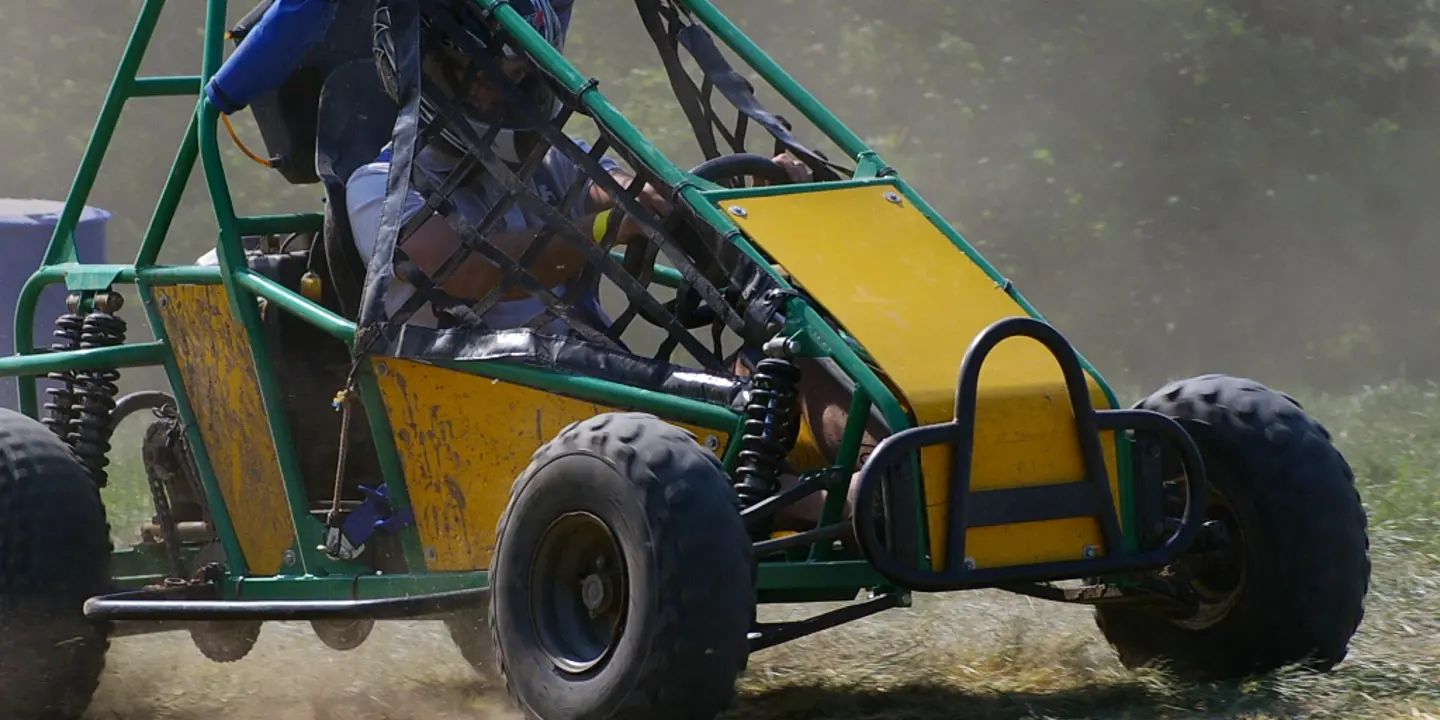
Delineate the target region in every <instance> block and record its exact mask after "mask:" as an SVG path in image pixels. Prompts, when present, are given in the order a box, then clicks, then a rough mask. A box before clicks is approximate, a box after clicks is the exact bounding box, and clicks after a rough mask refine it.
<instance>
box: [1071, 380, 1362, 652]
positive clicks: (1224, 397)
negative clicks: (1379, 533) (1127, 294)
mask: <svg viewBox="0 0 1440 720" xmlns="http://www.w3.org/2000/svg"><path fill="white" fill-rule="evenodd" d="M1136 407H1138V408H1142V409H1147V410H1154V411H1156V412H1160V413H1164V414H1166V415H1169V416H1171V417H1174V418H1176V419H1178V420H1180V421H1181V423H1182V425H1184V426H1185V427H1186V429H1187V430H1189V431H1190V432H1191V433H1192V435H1193V436H1194V437H1195V439H1196V442H1197V444H1198V445H1199V447H1200V450H1201V453H1202V457H1203V459H1204V460H1205V465H1206V470H1207V476H1208V478H1209V480H1210V484H1211V487H1212V488H1214V489H1215V490H1217V491H1218V492H1219V493H1220V494H1221V495H1222V496H1224V497H1225V499H1226V500H1227V501H1228V503H1229V504H1230V505H1231V507H1232V508H1233V509H1234V511H1235V513H1236V516H1237V519H1238V521H1239V523H1240V524H1241V531H1242V533H1243V534H1244V535H1245V547H1244V552H1245V562H1246V565H1247V570H1246V581H1245V585H1244V587H1243V589H1242V591H1241V595H1240V597H1239V599H1238V601H1237V602H1236V604H1235V606H1234V607H1233V608H1232V609H1231V610H1230V613H1229V614H1228V615H1227V616H1226V617H1225V618H1224V619H1222V620H1221V621H1220V622H1218V623H1216V624H1214V625H1211V626H1209V627H1206V628H1203V629H1197V630H1187V629H1184V628H1181V627H1179V626H1177V625H1174V624H1171V623H1169V622H1167V621H1165V620H1163V619H1161V618H1159V617H1157V616H1155V615H1153V614H1149V613H1146V612H1144V611H1143V610H1136V609H1133V608H1125V607H1119V606H1112V607H1103V608H1098V609H1097V611H1096V620H1097V622H1098V624H1099V626H1100V629H1101V630H1102V632H1103V633H1104V634H1105V636H1106V638H1107V639H1108V640H1109V641H1110V643H1111V644H1112V645H1114V646H1115V648H1116V650H1117V651H1118V653H1119V655H1120V658H1121V660H1122V662H1124V663H1125V664H1126V665H1129V666H1132V667H1139V666H1145V665H1152V664H1160V665H1164V666H1166V667H1168V668H1169V670H1170V671H1172V672H1173V673H1175V674H1176V675H1177V676H1180V677H1183V678H1186V679H1195V680H1228V679H1236V678H1240V677H1245V676H1249V675H1254V674H1260V673H1265V672H1270V671H1273V670H1277V669H1280V668H1284V667H1292V666H1293V667H1302V668H1308V669H1310V670H1314V671H1318V672H1326V671H1329V670H1330V669H1331V668H1333V667H1334V666H1336V665H1337V664H1339V663H1340V662H1341V661H1342V660H1344V658H1345V656H1346V653H1347V651H1348V646H1349V643H1350V639H1351V637H1353V636H1354V634H1355V632H1356V630H1357V629H1358V628H1359V626H1360V623H1361V621H1362V620H1363V618H1364V615H1365V596H1366V594H1367V593H1368V591H1369V583H1370V553H1369V548H1370V546H1369V538H1368V535H1367V519H1366V516H1365V510H1364V507H1363V506H1362V505H1361V502H1360V497H1359V494H1358V492H1357V491H1356V488H1355V478H1354V474H1353V472H1352V471H1351V469H1350V466H1349V464H1348V463H1347V462H1346V460H1345V458H1344V457H1343V456H1342V455H1341V454H1340V452H1339V451H1338V450H1337V449H1336V448H1335V447H1334V445H1333V444H1332V443H1331V437H1330V433H1329V431H1327V430H1326V429H1325V427H1324V426H1322V425H1321V424H1320V423H1318V422H1316V421H1315V420H1314V419H1312V418H1311V417H1309V416H1308V415H1307V414H1306V413H1305V411H1304V408H1302V407H1301V405H1300V403H1299V402H1297V401H1296V400H1295V399H1294V398H1292V397H1290V396H1288V395H1286V394H1284V393H1281V392H1277V391H1275V390H1271V389H1270V388H1268V387H1266V386H1264V385H1262V384H1260V383H1258V382H1255V381H1253V380H1247V379H1243V378H1235V377H1230V376H1225V375H1214V374H1212V375H1202V376H1199V377H1195V378H1191V379H1188V380H1182V381H1179V382H1174V383H1171V384H1169V385H1167V386H1165V387H1163V388H1161V389H1160V390H1159V391H1157V392H1156V393H1155V394H1153V395H1151V396H1150V397H1148V398H1146V399H1145V400H1143V401H1141V402H1140V403H1138V404H1137V405H1136Z"/></svg>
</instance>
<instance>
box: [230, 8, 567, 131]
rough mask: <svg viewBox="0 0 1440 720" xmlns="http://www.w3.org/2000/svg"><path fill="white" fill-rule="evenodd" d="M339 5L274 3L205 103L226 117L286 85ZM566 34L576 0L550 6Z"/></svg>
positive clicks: (234, 57) (321, 37) (233, 55)
mask: <svg viewBox="0 0 1440 720" xmlns="http://www.w3.org/2000/svg"><path fill="white" fill-rule="evenodd" d="M343 1H344V0H275V2H274V3H273V4H272V5H271V6H270V7H269V8H266V10H265V13H264V14H263V15H261V17H260V21H259V22H257V23H256V24H255V26H254V27H253V28H251V29H250V32H249V33H248V34H247V35H246V36H245V39H244V40H242V41H240V46H239V47H238V48H236V49H235V52H234V53H233V54H231V55H230V57H229V58H227V59H226V60H225V64H224V65H221V66H220V70H219V72H217V73H215V77H213V78H211V79H210V82H209V83H206V85H205V96H206V97H207V98H209V100H210V103H211V104H212V105H214V106H215V107H217V108H219V109H220V112H223V113H225V114H227V115H230V114H234V113H236V112H239V111H240V110H243V109H244V108H245V107H246V106H248V105H249V104H250V103H251V102H252V101H254V99H255V98H256V97H258V96H260V95H263V94H265V93H266V92H269V91H271V90H274V89H275V88H278V87H280V86H281V85H282V84H284V83H285V80H286V79H288V78H289V77H290V74H291V73H292V72H294V71H295V66H296V65H299V64H300V59H301V58H303V57H304V56H305V53H306V52H308V51H309V50H310V48H311V47H312V46H314V45H315V43H317V42H319V41H320V40H322V39H323V38H324V37H325V33H326V32H327V31H329V29H330V24H331V22H333V21H334V20H335V11H336V8H337V6H339V4H340V3H341V2H343ZM551 5H552V6H553V7H554V8H555V12H556V14H557V15H559V16H560V22H561V24H562V25H564V26H565V27H566V28H568V27H569V25H570V15H571V13H572V12H573V11H574V7H575V0H551Z"/></svg>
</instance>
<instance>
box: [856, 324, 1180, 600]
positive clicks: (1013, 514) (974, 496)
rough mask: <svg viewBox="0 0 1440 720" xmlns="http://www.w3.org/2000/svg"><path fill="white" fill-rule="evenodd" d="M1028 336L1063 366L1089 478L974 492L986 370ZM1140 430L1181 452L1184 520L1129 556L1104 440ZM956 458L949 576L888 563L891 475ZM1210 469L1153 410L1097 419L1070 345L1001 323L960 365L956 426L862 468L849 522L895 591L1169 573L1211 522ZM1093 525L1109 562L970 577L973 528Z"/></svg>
mask: <svg viewBox="0 0 1440 720" xmlns="http://www.w3.org/2000/svg"><path fill="white" fill-rule="evenodd" d="M1015 337H1027V338H1031V339H1033V340H1036V341H1038V342H1040V343H1041V344H1043V345H1045V347H1047V348H1048V349H1049V350H1050V353H1051V354H1052V355H1053V356H1054V357H1055V359H1056V361H1057V362H1059V364H1060V368H1061V371H1062V372H1063V374H1064V378H1065V385H1066V390H1067V392H1068V394H1069V397H1070V405H1071V407H1072V408H1073V410H1074V415H1075V423H1076V428H1075V429H1076V432H1078V433H1079V439H1080V448H1081V453H1082V455H1083V458H1084V467H1085V478H1084V479H1083V480H1079V481H1076V482H1071V483H1064V484H1059V485H1044V486H1036V487H1023V488H1008V489H1000V490H987V491H983V492H975V493H972V492H971V491H970V485H971V478H970V470H971V458H972V456H973V454H974V449H975V415H976V404H977V400H978V397H979V391H978V389H979V385H980V369H981V367H982V365H983V364H984V362H985V358H986V357H988V356H989V354H990V352H991V351H992V350H994V349H995V347H996V346H997V345H999V344H1000V343H1001V342H1003V341H1005V340H1008V339H1010V338H1015ZM1122 430H1134V431H1137V432H1144V433H1153V434H1155V435H1159V436H1164V437H1166V438H1168V439H1169V440H1171V441H1173V442H1174V443H1175V445H1176V446H1178V448H1179V450H1180V459H1181V461H1182V463H1183V467H1184V471H1185V474H1186V478H1187V489H1188V494H1187V502H1186V505H1185V513H1184V515H1183V516H1182V518H1181V522H1180V527H1179V528H1177V529H1176V530H1175V532H1174V534H1172V535H1171V536H1170V537H1169V538H1168V539H1167V540H1166V541H1165V543H1164V544H1163V545H1161V546H1160V547H1158V548H1155V549H1152V550H1148V551H1142V552H1139V553H1135V554H1126V553H1125V552H1124V550H1123V549H1122V548H1123V547H1124V537H1123V534H1122V531H1121V527H1120V521H1119V518H1118V515H1117V513H1116V511H1115V502H1114V498H1113V497H1112V495H1111V492H1110V482H1109V473H1108V472H1107V470H1106V467H1105V460H1104V456H1103V454H1102V452H1101V448H1100V433H1101V432H1104V431H1122ZM945 444H948V445H950V446H951V448H952V449H953V452H954V457H953V463H954V464H953V467H952V469H951V475H950V498H949V508H948V511H949V515H948V518H947V527H948V529H949V532H948V538H947V542H946V545H945V547H946V555H945V559H946V565H947V569H945V570H943V571H927V570H922V569H920V568H914V567H907V566H906V565H904V564H903V563H901V562H900V561H898V560H897V559H896V558H895V557H894V556H893V555H891V554H890V553H889V552H888V551H887V550H886V549H885V547H884V546H883V544H882V543H881V541H880V538H879V535H878V532H877V530H876V528H877V524H876V520H877V516H876V510H875V502H874V501H875V495H876V493H877V492H879V490H880V486H881V484H882V483H883V482H885V481H886V475H885V472H884V471H885V469H886V468H888V467H891V466H894V465H896V464H898V463H901V462H905V461H907V459H908V456H909V454H910V453H912V452H916V451H918V450H920V449H921V448H925V447H932V446H936V445H945ZM1207 487H1208V485H1207V482H1206V478H1205V466H1204V462H1203V461H1202V459H1201V457H1200V450H1199V448H1198V447H1197V446H1196V444H1195V441H1194V439H1193V438H1191V436H1190V434H1189V433H1188V432H1186V431H1185V429H1184V428H1183V427H1182V426H1181V425H1180V424H1179V423H1178V422H1176V421H1175V420H1173V419H1171V418H1170V417H1167V416H1165V415H1162V414H1160V413H1156V412H1152V411H1148V410H1099V411H1097V410H1095V409H1094V407H1093V406H1092V405H1091V403H1090V395H1089V388H1088V387H1087V385H1086V382H1085V375H1084V369H1083V368H1082V367H1081V365H1080V360H1079V357H1078V356H1077V355H1076V354H1075V350H1074V349H1073V348H1072V347H1071V345H1070V343H1069V342H1068V341H1066V340H1065V338H1064V337H1063V336H1062V335H1061V334H1060V332H1059V331H1057V330H1056V329H1055V328H1053V327H1051V326H1050V325H1048V324H1046V323H1043V322H1040V321H1038V320H1034V319H1032V318H1028V317H1013V318H1006V319H1004V320H1000V321H998V322H996V323H995V324H993V325H991V326H990V327H988V328H986V329H985V330H984V331H982V332H981V333H980V334H979V335H978V336H976V338H975V340H974V341H973V342H972V343H971V344H970V348H969V349H968V350H967V351H966V353H965V357H964V359H963V360H962V361H961V363H960V379H959V384H958V389H957V391H956V395H955V419H954V420H953V421H952V422H948V423H942V424H938V425H924V426H920V427H914V428H910V429H907V430H903V431H901V432H898V433H895V434H894V435H892V436H890V437H888V438H886V439H884V440H883V441H881V442H880V443H879V445H877V446H876V448H875V451H874V452H873V453H871V455H870V457H869V458H868V459H867V460H866V461H865V464H864V466H863V467H861V468H860V479H859V486H858V487H857V489H856V498H855V510H854V514H853V516H852V520H851V522H852V523H853V524H854V528H855V536H856V538H857V540H858V541H859V544H860V548H861V551H862V552H863V553H864V555H865V557H866V559H867V560H868V561H869V562H870V564H871V565H872V566H874V568H875V570H876V571H877V572H878V573H880V575H882V576H883V577H884V578H885V579H887V580H889V581H890V582H891V583H894V584H895V585H897V586H899V587H903V588H907V589H910V590H916V591H920V592H947V591H951V590H968V589H974V588H981V587H995V586H999V585H1005V584H1010V583H1017V582H1047V581H1054V580H1063V579H1071V578H1080V577H1093V576H1096V575H1108V574H1113V573H1123V572H1132V571H1136V570H1145V569H1151V568H1157V567H1162V566H1164V565H1168V564H1169V563H1171V562H1172V561H1173V560H1174V559H1175V558H1176V557H1177V556H1178V555H1179V554H1180V553H1181V552H1183V551H1184V550H1185V548H1187V547H1188V546H1189V544H1190V542H1191V541H1192V540H1193V539H1194V537H1195V534H1196V532H1197V531H1198V530H1199V529H1200V525H1201V523H1202V522H1204V512H1203V509H1204V507H1205V494H1206V491H1207ZM1074 517H1093V518H1096V519H1098V521H1099V522H1100V528H1101V532H1102V536H1103V538H1104V542H1105V548H1106V554H1105V556H1103V557H1097V558H1087V559H1084V560H1070V561H1063V562H1051V563H1039V564H1034V565H1021V566H1013V567H997V568H981V569H972V568H967V567H966V563H965V562H964V560H965V557H966V555H965V542H966V531H967V530H968V529H969V528H972V527H986V526H994V525H1009V524H1015V523H1023V522H1037V521H1044V520H1058V519H1063V518H1074Z"/></svg>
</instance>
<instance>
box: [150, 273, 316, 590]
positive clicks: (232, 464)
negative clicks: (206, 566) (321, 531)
mask: <svg viewBox="0 0 1440 720" xmlns="http://www.w3.org/2000/svg"><path fill="white" fill-rule="evenodd" d="M155 302H156V305H157V306H158V308H159V312H160V318H161V321H162V322H163V323H164V325H165V335H166V336H167V338H168V339H169V342H170V347H171V348H172V349H173V350H174V351H175V363H176V364H177V365H178V366H179V368H180V378H181V380H182V382H184V383H185V394H186V395H188V396H189V398H190V407H191V409H192V410H193V411H194V413H195V421H196V424H197V425H199V430H200V437H201V438H203V439H204V441H205V451H206V453H207V454H208V455H209V456H210V464H211V466H212V467H213V468H214V472H215V481H216V483H217V484H219V486H220V494H221V495H222V496H223V497H224V499H225V506H226V508H227V509H228V510H229V513H230V521H231V523H232V524H233V525H234V526H235V535H236V536H237V538H238V540H239V542H240V550H241V552H243V553H244V554H245V564H246V566H248V567H249V569H250V572H252V573H254V574H256V575H273V574H275V573H276V572H279V570H280V568H281V567H283V565H284V557H285V551H286V550H289V549H290V548H291V546H292V545H294V541H295V528H294V525H293V524H292V523H291V521H290V517H291V515H290V503H289V500H288V499H287V498H286V497H285V486H284V481H283V480H282V479H281V478H282V476H281V474H280V459H279V456H278V455H277V454H276V452H275V442H274V439H273V438H271V437H270V422H269V420H268V419H267V417H266V415H265V406H264V404H263V403H262V402H261V400H260V384H259V381H258V380H257V379H256V375H255V363H254V359H253V358H252V357H251V355H250V344H249V340H248V338H247V336H246V334H245V328H244V326H242V325H241V324H240V323H239V322H238V321H236V319H235V317H234V316H233V315H231V313H230V305H229V298H228V296H227V295H226V292H225V287H224V286H223V285H171V286H166V287H157V288H155Z"/></svg>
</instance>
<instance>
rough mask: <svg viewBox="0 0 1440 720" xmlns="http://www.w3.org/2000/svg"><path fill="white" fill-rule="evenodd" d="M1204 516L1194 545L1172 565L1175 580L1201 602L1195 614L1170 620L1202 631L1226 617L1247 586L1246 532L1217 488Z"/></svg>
mask: <svg viewBox="0 0 1440 720" xmlns="http://www.w3.org/2000/svg"><path fill="white" fill-rule="evenodd" d="M1182 483H1183V481H1182ZM1205 517H1206V521H1205V523H1204V525H1203V526H1202V528H1201V533H1200V534H1199V536H1198V537H1197V538H1196V542H1195V547H1194V548H1193V549H1192V550H1191V552H1189V553H1187V554H1186V555H1184V556H1182V557H1181V558H1180V559H1179V560H1178V561H1176V563H1175V565H1174V566H1172V567H1173V570H1174V573H1175V577H1176V579H1178V580H1180V581H1181V582H1182V583H1183V584H1184V585H1185V586H1186V587H1187V588H1188V589H1189V590H1190V592H1191V593H1192V594H1193V595H1192V596H1193V597H1194V599H1195V600H1197V601H1198V607H1197V608H1195V611H1194V612H1193V613H1190V614H1188V615H1186V616H1182V617H1172V618H1171V619H1170V622H1171V623H1172V624H1174V625H1176V626H1179V627H1182V628H1185V629H1188V630H1203V629H1205V628H1208V627H1211V626H1213V625H1215V624H1216V623H1219V622H1220V621H1221V620H1224V619H1225V618H1226V617H1227V616H1228V615H1229V614H1230V611H1231V610H1232V609H1234V607H1235V604H1236V603H1237V602H1239V600H1240V594H1241V592H1242V591H1243V590H1244V588H1245V579H1246V567H1245V538H1244V534H1243V533H1242V532H1241V528H1240V522H1239V518H1238V517H1236V515H1235V510H1234V508H1232V507H1231V505H1230V502H1229V501H1228V500H1227V499H1226V498H1225V497H1224V496H1223V495H1221V494H1220V493H1219V492H1218V491H1216V490H1215V488H1211V489H1210V492H1209V501H1208V502H1207V503H1206V507H1205Z"/></svg>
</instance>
